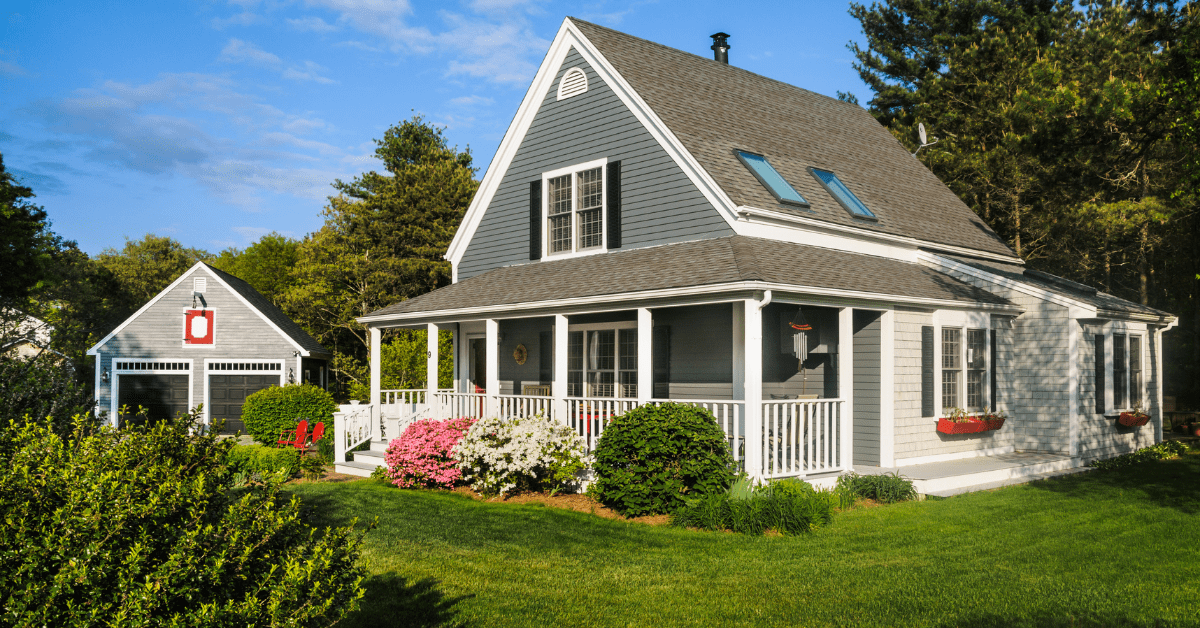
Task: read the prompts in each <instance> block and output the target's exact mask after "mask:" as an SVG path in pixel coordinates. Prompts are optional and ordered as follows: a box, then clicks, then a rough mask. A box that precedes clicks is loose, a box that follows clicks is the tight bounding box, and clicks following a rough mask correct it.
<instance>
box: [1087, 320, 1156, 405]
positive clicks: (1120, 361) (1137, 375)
mask: <svg viewBox="0 0 1200 628" xmlns="http://www.w3.org/2000/svg"><path fill="white" fill-rule="evenodd" d="M1094 339H1095V340H1094V343H1093V351H1094V352H1095V354H1094V355H1095V369H1096V371H1095V388H1096V395H1097V401H1098V402H1100V401H1102V402H1103V403H1097V406H1098V407H1097V411H1098V412H1103V413H1104V414H1116V413H1119V412H1125V411H1129V410H1133V409H1134V408H1141V409H1143V410H1145V409H1146V379H1145V371H1144V366H1145V363H1146V353H1145V352H1146V333H1145V330H1144V329H1142V328H1140V327H1133V326H1129V325H1126V324H1107V325H1105V326H1104V328H1103V329H1102V330H1100V333H1097V334H1095V335H1094Z"/></svg>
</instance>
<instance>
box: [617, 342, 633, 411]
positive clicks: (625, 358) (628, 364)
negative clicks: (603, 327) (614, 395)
mask: <svg viewBox="0 0 1200 628" xmlns="http://www.w3.org/2000/svg"><path fill="white" fill-rule="evenodd" d="M617 335H618V336H619V337H620V354H621V359H620V367H621V368H620V370H619V374H620V376H621V396H622V397H636V396H637V363H638V356H637V330H636V329H621V330H619V331H618V332H617Z"/></svg>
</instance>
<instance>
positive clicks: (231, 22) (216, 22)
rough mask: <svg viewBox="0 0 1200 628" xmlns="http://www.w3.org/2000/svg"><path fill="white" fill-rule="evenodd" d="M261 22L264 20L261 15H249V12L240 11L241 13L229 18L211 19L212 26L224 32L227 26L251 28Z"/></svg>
mask: <svg viewBox="0 0 1200 628" xmlns="http://www.w3.org/2000/svg"><path fill="white" fill-rule="evenodd" d="M262 21H264V20H263V17H262V16H261V15H258V14H255V13H251V12H249V11H242V12H241V13H238V14H236V15H231V16H229V17H218V18H213V21H212V26H213V28H215V29H217V30H225V28H226V27H229V26H252V25H254V24H258V23H259V22H262Z"/></svg>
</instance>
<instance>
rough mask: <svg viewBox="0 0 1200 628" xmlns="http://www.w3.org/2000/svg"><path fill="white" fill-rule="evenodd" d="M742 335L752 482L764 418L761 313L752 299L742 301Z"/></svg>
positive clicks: (758, 471) (759, 468) (759, 469)
mask: <svg viewBox="0 0 1200 628" xmlns="http://www.w3.org/2000/svg"><path fill="white" fill-rule="evenodd" d="M742 308H743V309H742V311H743V314H742V316H743V319H744V321H743V322H744V328H745V333H744V334H743V335H742V355H743V356H744V358H745V362H744V369H743V372H744V375H743V377H742V390H743V391H744V396H745V399H746V435H745V438H746V440H745V443H746V449H745V454H744V455H745V465H746V473H747V474H748V475H750V477H752V478H755V479H761V478H762V477H763V439H764V438H765V436H764V434H763V419H762V362H763V360H762V310H761V309H760V302H759V301H757V300H755V299H746V300H745V301H742Z"/></svg>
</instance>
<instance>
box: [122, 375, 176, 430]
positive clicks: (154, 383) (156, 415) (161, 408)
mask: <svg viewBox="0 0 1200 628" xmlns="http://www.w3.org/2000/svg"><path fill="white" fill-rule="evenodd" d="M189 401H190V400H189V399H188V376H187V375H121V376H120V381H118V382H117V407H127V408H128V409H129V412H128V413H127V414H124V415H121V423H122V424H126V425H128V424H132V423H138V422H144V421H159V420H162V419H167V418H172V417H175V416H178V415H179V414H187V412H188V409H189V408H188V406H189ZM139 406H140V407H143V408H146V409H147V410H148V412H147V413H146V416H145V418H144V419H142V418H139V417H138V416H137V414H136V413H137V409H138V407H139Z"/></svg>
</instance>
